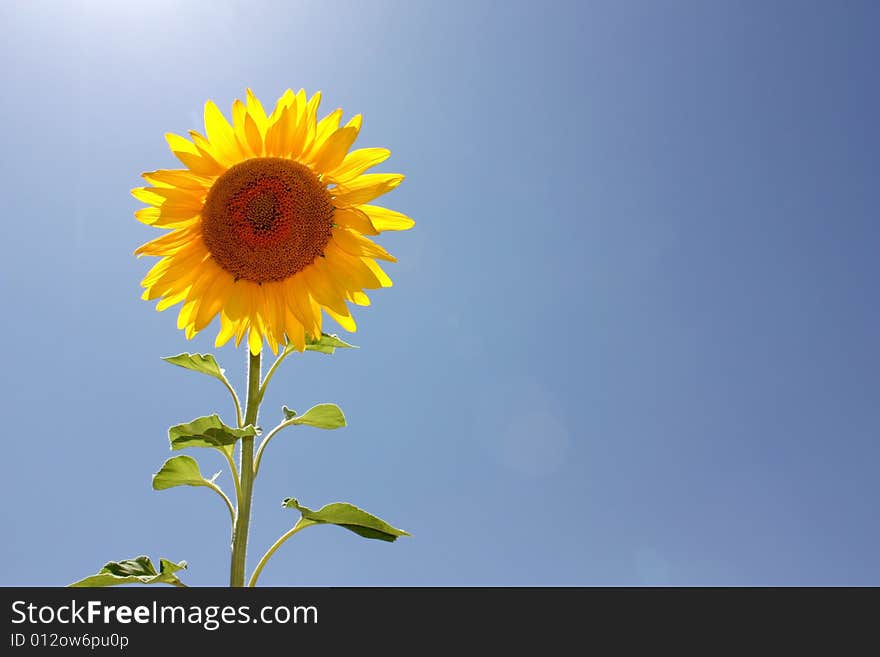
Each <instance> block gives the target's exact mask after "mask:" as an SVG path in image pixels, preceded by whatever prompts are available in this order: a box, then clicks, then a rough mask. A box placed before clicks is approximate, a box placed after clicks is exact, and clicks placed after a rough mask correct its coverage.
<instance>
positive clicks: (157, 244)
mask: <svg viewBox="0 0 880 657" xmlns="http://www.w3.org/2000/svg"><path fill="white" fill-rule="evenodd" d="M153 209H155V208H153ZM197 234H198V232H197V229H196V228H195V227H193V226H187V227H186V228H178V229H175V230H172V231H171V232H169V233H165V234H164V235H162V236H161V237H157V238H156V239H154V240H150V241H149V242H147V243H146V244H142V245H141V246H139V247H138V248H137V249H135V251H134V253H135V255H137V256H144V255H153V256H166V255H172V254H173V253H176V252H177V251H179V250H180V249H181V248H182V247H184V246H186V245H187V244H189V243H190V242H191V241H192V240H193V239H194V238H195V237H196V235H197Z"/></svg>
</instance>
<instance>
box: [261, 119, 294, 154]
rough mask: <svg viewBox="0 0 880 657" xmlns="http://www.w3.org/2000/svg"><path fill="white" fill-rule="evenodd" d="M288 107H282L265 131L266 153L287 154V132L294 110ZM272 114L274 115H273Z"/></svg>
mask: <svg viewBox="0 0 880 657" xmlns="http://www.w3.org/2000/svg"><path fill="white" fill-rule="evenodd" d="M295 111H296V110H295V109H292V108H290V107H283V108H282V109H281V112H280V114H279V115H278V118H277V119H276V120H275V122H274V123H272V124H271V125H270V126H269V129H268V130H267V131H266V144H265V148H266V155H270V156H277V157H283V156H285V155H287V148H288V143H289V141H290V140H289V139H288V133H289V132H290V129H291V125H292V122H293V117H294V114H293V113H294V112H295ZM273 116H274V115H273Z"/></svg>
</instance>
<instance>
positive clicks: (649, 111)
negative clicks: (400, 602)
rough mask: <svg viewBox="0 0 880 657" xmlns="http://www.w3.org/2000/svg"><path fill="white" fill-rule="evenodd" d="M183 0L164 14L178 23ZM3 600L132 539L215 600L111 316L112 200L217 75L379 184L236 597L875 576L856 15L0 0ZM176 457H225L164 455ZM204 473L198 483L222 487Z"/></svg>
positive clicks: (865, 147)
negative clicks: (377, 272) (353, 283)
mask: <svg viewBox="0 0 880 657" xmlns="http://www.w3.org/2000/svg"><path fill="white" fill-rule="evenodd" d="M181 5H182V6H181ZM0 15H2V22H3V24H4V25H5V26H6V27H5V30H4V32H5V33H4V38H3V39H2V40H0V53H2V62H3V67H2V72H0V76H2V78H0V82H2V89H3V93H2V96H0V103H2V116H3V117H4V122H5V125H4V129H3V137H2V139H3V148H2V149H0V185H2V197H3V201H4V216H5V221H4V235H5V240H4V244H5V247H6V248H5V252H4V257H3V259H2V260H0V293H2V298H3V301H4V307H5V310H4V316H5V321H4V322H2V323H0V342H2V344H3V345H4V347H5V357H4V364H5V375H4V377H3V378H2V382H0V400H2V401H0V404H2V412H3V416H4V417H5V418H6V423H7V431H6V441H5V448H4V459H3V460H4V464H5V466H4V476H3V478H2V483H0V493H2V495H3V499H4V504H2V505H0V523H2V526H3V527H4V530H3V533H4V537H5V540H4V541H2V544H0V564H2V565H0V584H3V585H60V584H66V583H68V582H70V581H73V580H74V579H78V578H80V577H82V576H84V575H86V574H90V573H92V572H94V571H96V570H97V569H98V568H99V567H100V566H101V565H102V564H103V563H104V562H105V561H108V560H111V559H122V558H127V557H131V556H135V555H138V554H144V553H145V554H149V555H151V556H153V557H154V558H157V557H159V556H164V557H167V558H170V559H173V560H180V559H186V560H187V561H189V563H190V568H189V570H188V571H187V572H186V575H185V581H187V582H188V583H190V584H193V585H209V584H216V585H222V584H224V583H225V582H226V579H227V576H228V544H229V530H228V516H227V515H226V510H225V509H224V508H223V506H222V503H221V502H220V500H219V499H218V498H216V496H214V495H213V494H211V493H210V492H209V491H207V490H205V489H190V488H185V489H174V490H169V491H163V492H159V493H157V492H153V491H152V490H151V488H150V475H151V473H152V472H154V471H155V470H157V469H158V467H159V466H160V464H161V463H162V462H163V461H164V460H165V459H166V458H167V457H168V456H169V455H170V453H169V451H168V445H167V438H166V428H167V427H168V426H169V425H171V424H176V423H179V422H184V421H188V420H190V419H192V418H194V417H197V416H200V415H206V414H209V413H211V412H214V411H217V412H221V413H222V414H224V416H225V417H226V418H227V419H230V408H229V405H228V400H227V398H226V397H225V396H224V395H225V393H224V390H223V389H222V387H221V386H219V384H217V383H216V382H214V381H212V380H211V379H208V378H206V377H200V376H198V375H196V374H190V373H188V372H186V371H184V370H180V369H178V368H174V367H172V366H170V365H167V364H165V363H163V362H162V361H160V360H159V357H160V356H164V355H171V354H176V353H179V352H181V351H202V352H204V351H212V352H214V353H216V355H217V357H218V359H219V360H220V361H221V364H222V365H223V366H225V367H226V369H227V370H228V371H229V372H230V373H231V375H232V377H233V382H234V383H235V384H236V385H238V386H241V384H242V381H243V370H244V363H245V353H244V352H243V351H242V350H235V349H233V348H231V347H229V346H227V347H225V348H222V349H220V350H214V349H213V335H214V334H215V332H216V327H215V326H212V327H211V329H209V330H208V331H206V332H205V334H204V335H200V336H199V337H198V338H197V339H196V340H194V341H192V342H186V341H185V340H184V337H183V335H182V333H181V332H179V331H177V330H176V328H175V313H174V312H173V311H172V312H165V313H157V312H155V310H154V309H153V307H152V305H151V304H148V303H145V302H143V301H141V300H140V299H139V287H138V283H139V281H140V279H141V278H142V276H143V274H144V273H145V271H146V270H147V268H148V266H149V262H147V261H146V260H137V259H135V258H134V257H133V256H132V251H133V250H134V248H135V247H137V246H138V245H139V244H141V243H142V242H144V241H146V240H147V239H149V238H150V237H151V236H153V235H154V234H156V232H155V231H153V230H152V229H150V228H148V227H145V226H142V225H140V224H138V223H137V222H136V221H135V220H134V218H133V216H132V213H133V211H134V210H135V209H136V208H137V207H139V204H138V203H137V202H136V201H135V200H134V199H133V198H131V197H130V195H129V190H130V188H132V187H134V186H137V185H138V184H139V174H140V172H141V171H145V170H150V169H155V168H161V167H171V166H175V160H174V159H173V156H172V155H171V154H170V153H169V152H168V150H167V147H166V145H165V142H164V139H163V134H164V133H165V132H168V131H171V132H177V133H185V132H186V131H187V130H189V129H191V128H192V129H199V130H200V129H201V120H200V114H201V108H202V106H203V103H204V101H205V100H206V99H209V98H210V99H213V100H215V101H216V102H217V103H218V104H219V105H220V106H221V107H222V108H223V109H224V110H225V111H228V108H229V107H230V105H231V102H232V100H233V99H234V98H239V97H242V96H243V94H244V90H245V88H246V87H252V88H253V89H254V90H255V91H256V92H257V93H258V94H259V95H260V96H261V98H263V99H264V101H265V102H266V103H267V104H268V103H271V102H273V101H274V99H275V98H276V97H277V96H278V95H280V94H281V93H282V92H283V91H284V90H285V89H286V88H288V87H293V88H294V89H296V88H299V87H305V88H306V89H308V90H315V89H321V90H322V91H323V92H324V103H323V104H322V108H323V109H324V110H325V111H330V110H332V109H333V108H335V107H337V106H339V107H342V108H344V109H345V111H346V115H347V116H348V115H351V114H354V113H357V112H362V113H363V114H364V117H365V122H364V128H363V130H362V132H361V136H360V138H359V140H358V144H359V145H361V146H380V145H381V146H388V147H390V148H391V149H392V151H393V153H394V154H393V156H392V158H391V159H390V160H389V162H388V163H387V165H386V166H385V168H384V170H386V171H400V172H403V173H405V174H406V175H407V179H406V181H405V182H404V184H403V185H402V186H401V187H400V188H399V189H398V190H396V191H395V192H393V193H392V194H390V195H389V196H387V197H385V198H386V199H387V200H386V204H387V205H388V206H389V207H392V208H395V209H399V210H402V211H404V212H406V213H408V214H409V215H411V216H413V217H414V218H415V219H416V221H417V225H416V227H415V228H414V229H413V230H412V231H409V232H406V233H400V234H387V235H386V236H383V237H381V238H380V241H381V243H382V244H383V245H384V246H386V247H387V248H388V249H389V250H391V251H392V252H393V253H395V254H396V255H397V256H398V257H399V260H400V261H399V263H398V264H395V265H391V266H390V267H389V268H388V270H389V272H390V274H391V276H392V278H393V279H394V280H395V286H394V287H393V288H391V289H389V290H383V291H380V292H378V293H377V294H375V295H373V299H374V303H373V306H372V307H370V308H367V309H361V310H360V312H359V313H358V314H357V319H358V323H359V330H358V332H357V333H356V334H354V335H351V336H348V337H349V339H350V340H351V341H352V342H354V343H356V344H358V345H360V346H361V349H360V350H357V351H350V352H344V353H338V354H337V355H335V356H333V357H325V356H321V355H318V354H306V355H303V356H298V357H294V358H291V359H289V360H288V362H287V363H286V365H285V366H284V367H283V369H282V370H281V372H280V373H279V375H278V376H277V377H276V378H275V381H274V384H273V388H272V389H271V390H270V392H269V394H268V395H267V400H266V403H265V405H264V411H263V421H262V424H264V425H269V426H271V425H272V424H274V422H273V420H275V419H276V417H277V416H279V415H280V406H281V405H282V404H287V405H289V406H291V407H293V408H297V409H304V408H307V407H308V406H310V405H312V404H315V403H318V402H324V401H330V402H336V403H338V404H340V406H341V407H342V408H343V409H344V410H345V412H346V414H347V416H348V420H349V427H347V428H345V429H343V430H340V431H336V432H322V431H319V430H317V429H307V428H299V429H296V430H288V432H287V433H286V434H282V435H281V436H279V437H278V438H277V439H276V440H275V441H273V444H272V446H271V447H270V449H268V450H267V453H266V460H265V461H264V465H263V468H262V470H261V474H260V478H259V479H258V481H257V484H256V497H255V513H254V519H253V533H252V538H251V554H250V563H251V564H252V565H253V564H254V563H255V561H256V558H257V557H258V556H259V554H261V553H262V551H263V550H264V549H265V548H266V547H267V546H268V545H270V544H271V543H272V542H273V541H274V540H275V538H276V537H277V536H278V535H280V534H281V533H282V532H284V531H285V530H286V529H288V528H289V527H290V526H291V524H292V523H293V522H294V521H295V519H296V514H295V513H294V512H292V511H286V510H282V509H281V508H280V500H281V499H282V498H284V497H288V496H295V497H298V498H299V499H300V500H301V501H302V502H303V503H304V504H307V505H309V506H313V507H316V506H320V505H322V504H325V503H328V502H332V501H337V500H345V501H350V502H353V503H355V504H358V505H359V506H362V507H364V508H366V509H368V510H370V511H373V512H375V513H377V514H378V515H380V516H382V517H383V518H385V519H387V520H388V521H390V522H391V523H392V524H395V525H396V526H399V527H403V528H405V529H408V530H409V531H411V532H412V534H413V535H414V536H413V538H410V539H401V540H399V541H398V542H396V543H394V544H386V543H381V542H378V541H365V540H362V539H360V538H358V537H356V536H354V535H352V534H350V533H348V532H344V531H342V530H337V529H336V528H333V527H316V528H314V529H310V530H308V531H306V532H303V533H302V534H300V535H299V536H298V537H296V538H295V539H294V540H292V541H291V542H290V543H288V544H287V545H286V546H285V547H284V548H283V549H282V550H281V551H279V553H278V554H277V555H276V556H275V558H274V559H273V561H272V562H270V564H269V565H268V566H267V568H266V570H265V571H264V573H263V576H262V578H261V583H263V584H267V585H282V586H287V585H310V586H311V585H356V586H357V585H404V586H409V585H597V584H602V585H607V584H612V585H641V584H649V585H714V584H729V585H749V584H787V585H802V584H819V585H822V584H873V585H878V584H880V561H878V557H877V555H878V554H880V527H878V522H877V515H876V506H877V500H878V497H880V478H878V477H877V470H878V461H880V440H878V438H880V413H878V409H880V385H878V384H880V374H878V373H880V347H878V335H880V311H878V304H877V293H876V283H877V281H878V275H880V258H878V249H880V222H878V212H877V207H878V203H877V201H878V199H877V190H878V189H880V166H878V164H880V162H878V153H880V134H878V124H877V117H878V116H880V92H878V85H877V78H876V62H877V61H878V59H880V46H878V45H877V39H876V34H877V30H878V27H880V11H878V8H877V5H876V4H875V3H870V2H848V3H845V4H840V3H831V2H824V3H820V2H781V1H777V2H769V3H767V2H702V1H697V0H692V1H688V2H683V1H673V0H669V1H665V2H647V1H644V2H572V3H565V2H557V3H550V4H549V5H539V4H536V3H522V2H511V3H501V2H482V3H474V2H466V3H465V2H459V3H449V2H445V3H427V2H414V3H405V2H374V3H355V2H350V3H334V2H301V3H281V2H279V3H272V2H234V3H231V2H216V3H214V2H212V3H208V2H204V3H199V2H190V3H177V2H171V1H168V0H166V1H164V2H163V1H159V2H153V3H150V4H149V5H143V4H141V5H138V6H137V8H134V6H132V7H129V6H128V5H123V4H122V3H111V2H98V1H94V2H80V3H76V2H71V3H65V4H62V3H54V2H42V3H41V2H23V1H21V2H6V3H3V4H2V6H0ZM193 456H196V457H197V458H199V460H200V462H201V463H202V467H203V471H207V472H214V471H216V470H220V469H222V463H221V461H220V459H219V458H217V457H216V456H215V455H213V454H193ZM219 483H220V484H224V483H225V484H226V485H227V487H228V485H229V479H228V476H227V475H221V477H220V479H219Z"/></svg>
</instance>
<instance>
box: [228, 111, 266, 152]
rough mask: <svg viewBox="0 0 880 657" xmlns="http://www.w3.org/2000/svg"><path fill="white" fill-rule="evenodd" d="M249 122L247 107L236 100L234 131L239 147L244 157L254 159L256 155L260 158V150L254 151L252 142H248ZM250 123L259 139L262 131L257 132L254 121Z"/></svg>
mask: <svg viewBox="0 0 880 657" xmlns="http://www.w3.org/2000/svg"><path fill="white" fill-rule="evenodd" d="M247 121H248V113H247V107H245V105H244V103H243V102H241V101H240V100H238V99H237V98H236V99H235V101H233V103H232V131H233V132H234V133H235V141H236V142H238V147H239V149H240V150H241V152H242V155H243V156H244V157H253V156H255V155H256V156H258V157H259V155H260V151H259V149H257V150H254V149H253V148H252V147H251V144H250V141H248V131H247V127H246V124H247ZM250 122H251V126H252V129H253V130H255V131H256V133H257V136H258V137H259V134H260V131H259V130H257V126H256V124H255V123H254V120H253V119H251V120H250Z"/></svg>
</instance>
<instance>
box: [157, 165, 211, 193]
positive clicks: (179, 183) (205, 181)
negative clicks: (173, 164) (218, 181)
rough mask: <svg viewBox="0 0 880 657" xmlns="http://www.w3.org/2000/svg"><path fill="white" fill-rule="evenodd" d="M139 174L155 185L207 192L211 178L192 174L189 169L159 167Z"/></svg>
mask: <svg viewBox="0 0 880 657" xmlns="http://www.w3.org/2000/svg"><path fill="white" fill-rule="evenodd" d="M141 176H142V177H143V178H144V179H145V180H146V181H147V182H149V183H150V184H151V185H155V186H157V187H182V188H184V189H191V190H194V191H197V192H207V190H208V188H209V187H210V186H211V180H210V179H209V178H204V177H202V176H198V175H196V174H194V173H193V172H192V171H190V170H189V169H159V170H158V171H147V172H145V173H142V174H141Z"/></svg>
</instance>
